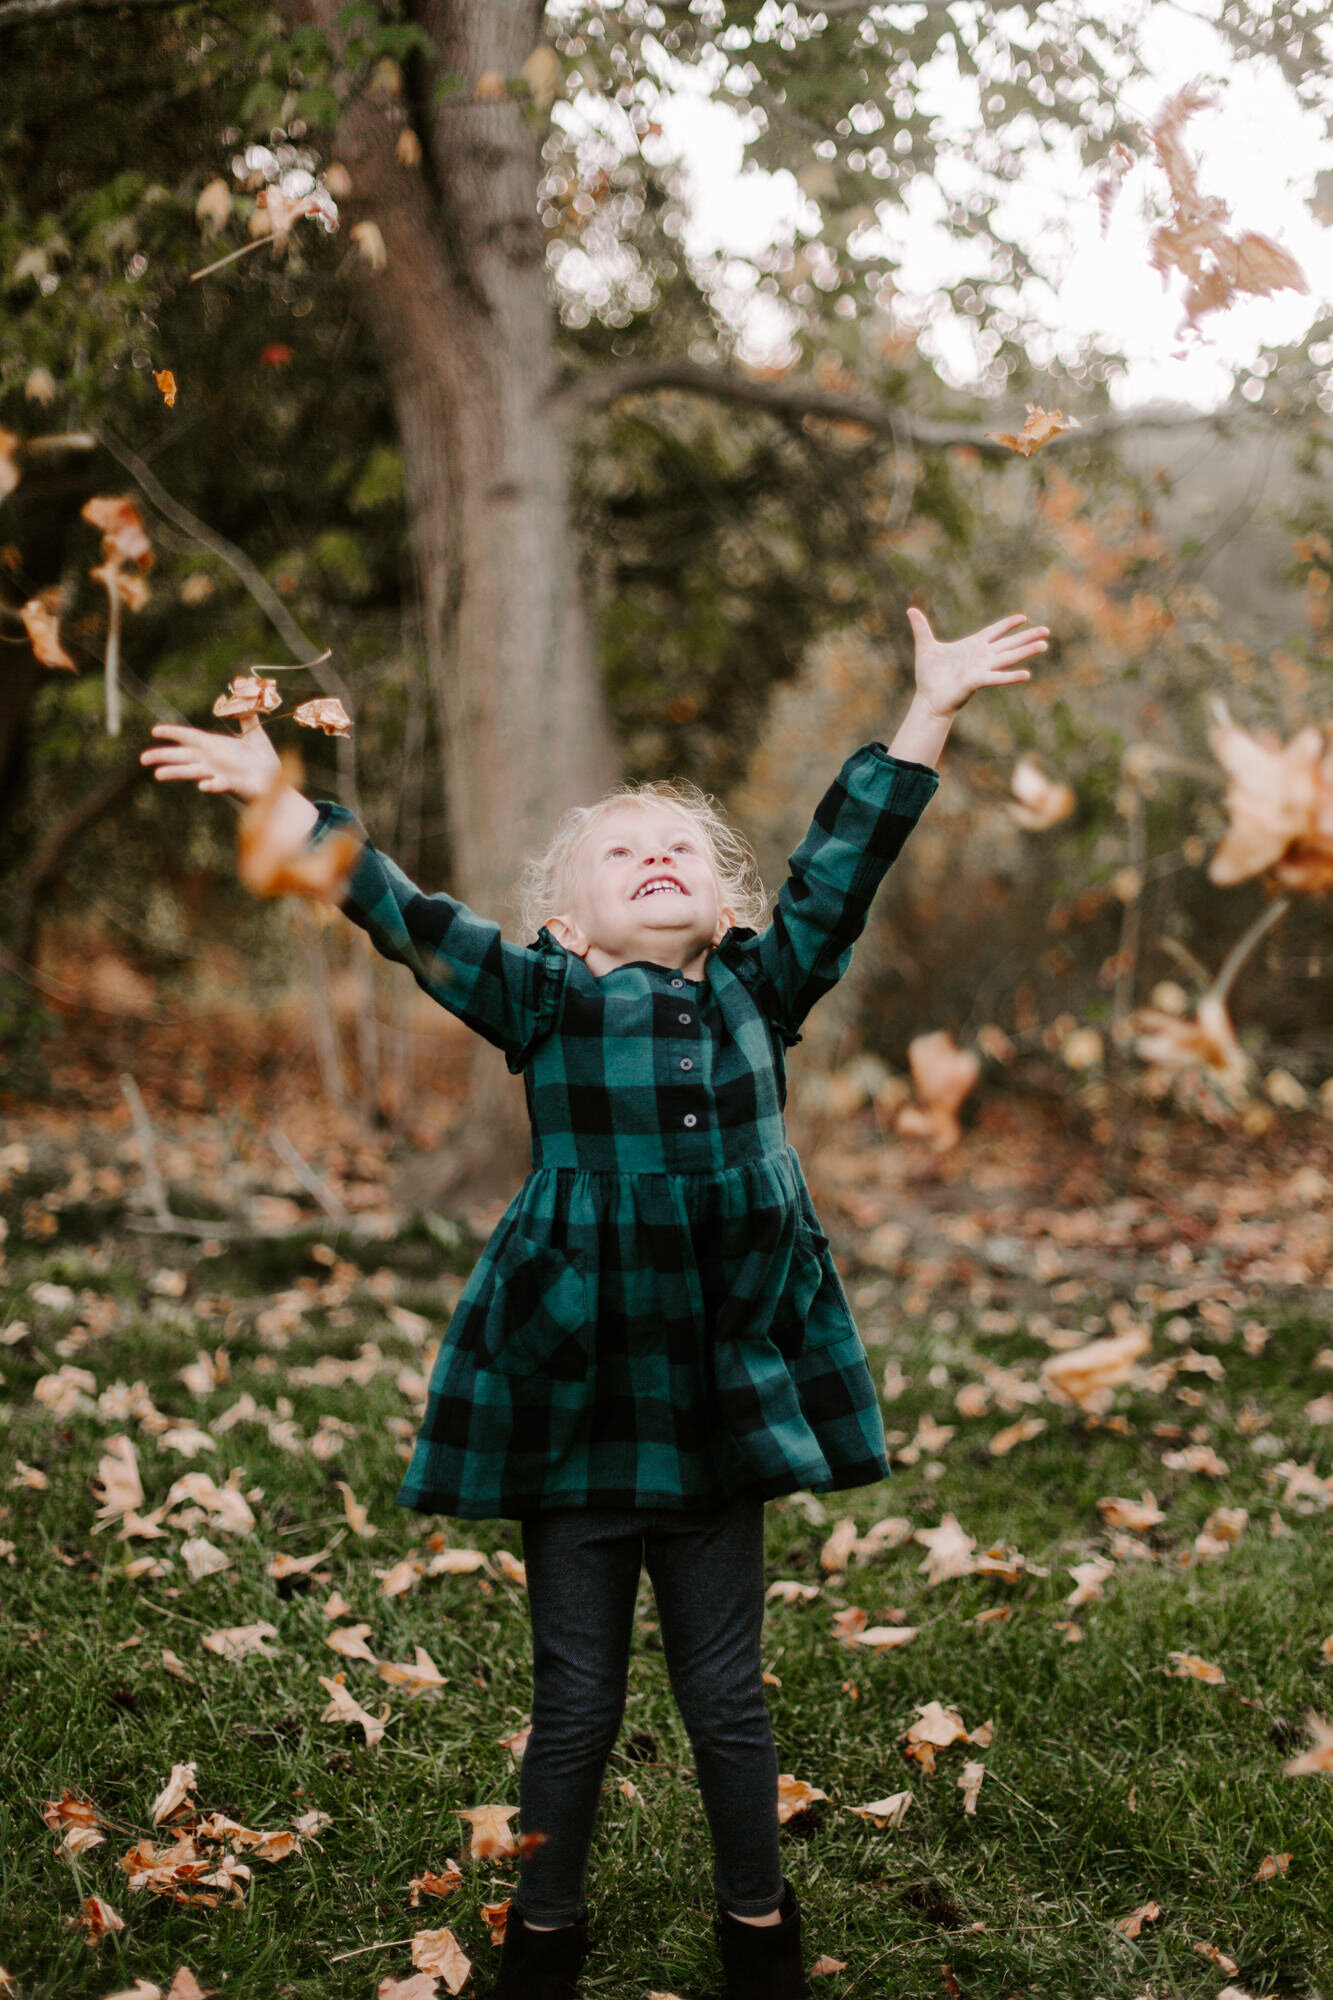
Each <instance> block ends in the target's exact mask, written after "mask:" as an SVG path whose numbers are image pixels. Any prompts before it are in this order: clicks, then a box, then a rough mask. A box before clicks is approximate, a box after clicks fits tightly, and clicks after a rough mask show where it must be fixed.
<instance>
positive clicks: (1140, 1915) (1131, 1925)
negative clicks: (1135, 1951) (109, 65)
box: [1115, 1902, 1162, 1938]
mask: <svg viewBox="0 0 1333 2000" xmlns="http://www.w3.org/2000/svg"><path fill="white" fill-rule="evenodd" d="M1161 1914H1162V1910H1161V1905H1160V1904H1158V1903H1152V1902H1149V1903H1140V1904H1139V1907H1138V1908H1137V1910H1131V1911H1130V1913H1129V1915H1128V1916H1127V1917H1118V1918H1117V1919H1116V1925H1115V1928H1116V1929H1117V1930H1118V1931H1119V1933H1120V1935H1121V1937H1127V1938H1136V1937H1137V1936H1138V1934H1139V1932H1140V1931H1141V1930H1142V1929H1143V1926H1144V1925H1145V1924H1155V1923H1156V1922H1157V1919H1158V1918H1159V1917H1160V1916H1161Z"/></svg>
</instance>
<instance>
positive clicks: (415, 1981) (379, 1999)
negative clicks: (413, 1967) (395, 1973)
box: [375, 1972, 440, 2000]
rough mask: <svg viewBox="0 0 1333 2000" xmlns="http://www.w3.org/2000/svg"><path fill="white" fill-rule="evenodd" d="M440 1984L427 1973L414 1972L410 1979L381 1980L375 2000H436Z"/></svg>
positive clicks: (376, 1989) (376, 1990)
mask: <svg viewBox="0 0 1333 2000" xmlns="http://www.w3.org/2000/svg"><path fill="white" fill-rule="evenodd" d="M439 1991H440V1982H439V1980H438V1979H435V1978H432V1976H431V1974H430V1973H429V1972H414V1973H413V1974H412V1977H411V1978H410V1979H381V1981H380V1983H379V1985H378V1986H377V1987H376V1988H375V2000H438V1995H439Z"/></svg>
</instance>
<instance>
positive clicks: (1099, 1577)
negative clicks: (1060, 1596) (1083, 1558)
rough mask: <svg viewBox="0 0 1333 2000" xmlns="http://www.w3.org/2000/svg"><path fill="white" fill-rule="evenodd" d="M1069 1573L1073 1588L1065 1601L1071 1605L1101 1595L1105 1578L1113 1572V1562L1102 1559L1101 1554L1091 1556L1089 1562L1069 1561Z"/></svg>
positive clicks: (1085, 1601)
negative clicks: (1072, 1580)
mask: <svg viewBox="0 0 1333 2000" xmlns="http://www.w3.org/2000/svg"><path fill="white" fill-rule="evenodd" d="M1069 1574H1070V1575H1071V1576H1072V1577H1073V1579H1074V1588H1073V1589H1072V1590H1071V1591H1070V1593H1069V1595H1068V1597H1066V1599H1065V1603H1066V1604H1068V1605H1070V1606H1071V1607H1073V1606H1076V1605H1079V1604H1087V1603H1088V1602H1089V1601H1090V1600H1091V1599H1092V1598H1094V1597H1100V1596H1101V1594H1102V1586H1103V1585H1104V1584H1105V1582H1106V1580H1107V1578H1108V1577H1110V1576H1113V1575H1114V1574H1115V1564H1114V1563H1113V1562H1106V1561H1104V1560H1103V1558H1102V1557H1101V1556H1093V1557H1092V1559H1091V1560H1090V1561H1089V1562H1081V1563H1071V1564H1070V1565H1069Z"/></svg>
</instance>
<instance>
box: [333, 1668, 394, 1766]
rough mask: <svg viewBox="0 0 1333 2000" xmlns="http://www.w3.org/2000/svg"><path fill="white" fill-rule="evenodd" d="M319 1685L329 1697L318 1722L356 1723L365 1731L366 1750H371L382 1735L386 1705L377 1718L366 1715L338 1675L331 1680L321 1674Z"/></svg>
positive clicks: (386, 1712)
mask: <svg viewBox="0 0 1333 2000" xmlns="http://www.w3.org/2000/svg"><path fill="white" fill-rule="evenodd" d="M319 1684H320V1686H321V1687H322V1688H323V1689H325V1691H326V1692H327V1694H328V1696H329V1705H328V1707H327V1708H325V1709H322V1710H321V1711H320V1717H319V1719H320V1721H321V1722H349V1723H356V1724H357V1725H358V1726H359V1727H360V1728H362V1729H363V1730H364V1731H365V1735H366V1746H367V1748H368V1749H370V1748H373V1747H374V1745H375V1744H376V1743H378V1742H379V1741H380V1738H381V1737H382V1736H383V1734H384V1724H385V1721H386V1719H387V1717H388V1714H389V1710H388V1707H387V1705H386V1706H385V1707H384V1708H383V1709H382V1710H381V1712H380V1714H379V1716H378V1718H377V1717H375V1716H373V1715H370V1714H368V1713H367V1712H366V1710H365V1709H364V1708H362V1706H361V1704H360V1702H359V1701H356V1700H355V1699H354V1698H353V1696H352V1695H350V1694H349V1693H348V1691H347V1689H346V1687H344V1685H343V1681H342V1676H341V1675H340V1674H337V1675H335V1676H334V1677H333V1679H332V1680H329V1679H327V1678H326V1676H325V1675H323V1674H321V1675H320V1676H319Z"/></svg>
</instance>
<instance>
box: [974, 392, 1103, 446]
mask: <svg viewBox="0 0 1333 2000" xmlns="http://www.w3.org/2000/svg"><path fill="white" fill-rule="evenodd" d="M1027 412H1028V413H1027V417H1026V418H1025V420H1024V423H1023V428H1022V430H1020V431H1018V432H1017V433H1015V432H1013V431H987V433H986V436H987V437H988V438H993V439H994V441H995V443H996V444H1002V445H1006V446H1007V447H1008V449H1009V450H1010V451H1016V452H1018V453H1019V454H1020V455H1021V456H1022V457H1023V458H1031V456H1032V454H1033V452H1034V451H1040V449H1041V447H1042V446H1043V445H1044V444H1049V443H1050V441H1051V439H1052V438H1053V437H1060V436H1062V435H1063V433H1064V432H1065V431H1076V430H1080V429H1081V428H1082V426H1081V425H1080V423H1079V420H1078V418H1077V417H1067V416H1066V415H1065V414H1064V412H1063V410H1043V409H1042V408H1041V406H1040V405H1039V404H1037V403H1029V404H1028V406H1027Z"/></svg>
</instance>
